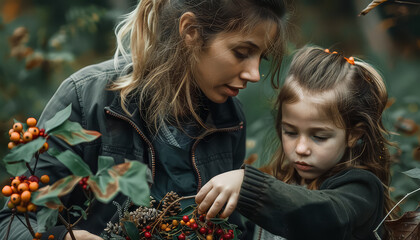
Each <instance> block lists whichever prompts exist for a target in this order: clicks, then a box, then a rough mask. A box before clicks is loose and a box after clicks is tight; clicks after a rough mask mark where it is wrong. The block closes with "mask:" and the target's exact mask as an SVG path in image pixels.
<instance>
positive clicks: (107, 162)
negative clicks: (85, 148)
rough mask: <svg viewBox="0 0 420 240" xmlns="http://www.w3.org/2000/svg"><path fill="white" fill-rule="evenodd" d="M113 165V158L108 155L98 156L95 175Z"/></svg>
mask: <svg viewBox="0 0 420 240" xmlns="http://www.w3.org/2000/svg"><path fill="white" fill-rule="evenodd" d="M113 165H114V158H113V157H109V156H99V159H98V171H97V173H96V175H99V174H101V173H102V172H103V171H106V170H108V169H109V168H110V167H112V166H113Z"/></svg>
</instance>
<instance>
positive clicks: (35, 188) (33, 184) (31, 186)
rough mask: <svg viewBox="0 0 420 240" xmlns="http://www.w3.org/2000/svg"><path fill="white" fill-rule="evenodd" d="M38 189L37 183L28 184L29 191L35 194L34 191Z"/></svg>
mask: <svg viewBox="0 0 420 240" xmlns="http://www.w3.org/2000/svg"><path fill="white" fill-rule="evenodd" d="M38 188H39V184H38V183H37V182H31V183H29V191H31V192H35V191H36V190H38Z"/></svg>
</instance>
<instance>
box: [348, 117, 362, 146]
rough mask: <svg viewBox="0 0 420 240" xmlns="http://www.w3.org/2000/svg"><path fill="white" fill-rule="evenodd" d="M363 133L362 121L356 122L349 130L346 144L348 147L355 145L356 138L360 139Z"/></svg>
mask: <svg viewBox="0 0 420 240" xmlns="http://www.w3.org/2000/svg"><path fill="white" fill-rule="evenodd" d="M363 134H364V131H363V123H358V124H356V126H355V127H354V128H353V129H352V130H350V134H349V137H348V141H347V146H348V147H350V148H352V147H354V146H356V143H357V140H359V139H361V138H362V136H363Z"/></svg>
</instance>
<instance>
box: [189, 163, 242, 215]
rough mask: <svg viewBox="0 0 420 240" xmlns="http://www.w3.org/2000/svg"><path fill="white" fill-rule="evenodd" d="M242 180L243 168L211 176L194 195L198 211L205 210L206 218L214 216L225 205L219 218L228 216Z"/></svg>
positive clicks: (233, 208) (233, 206)
mask: <svg viewBox="0 0 420 240" xmlns="http://www.w3.org/2000/svg"><path fill="white" fill-rule="evenodd" d="M243 180H244V170H243V169H239V170H233V171H229V172H225V173H222V174H219V175H217V176H215V177H213V178H212V179H211V180H210V181H209V182H208V183H206V184H205V185H204V186H203V187H202V188H201V190H200V191H199V192H198V194H197V196H196V197H195V201H196V202H197V204H199V207H198V213H200V214H202V213H205V212H207V210H208V212H207V214H206V218H207V219H210V218H214V217H216V215H217V213H219V212H220V210H221V209H222V208H223V206H225V204H226V207H225V210H224V211H223V212H222V214H221V215H220V217H221V218H227V217H229V216H230V215H231V214H232V212H233V210H235V208H236V204H237V203H238V198H239V191H240V190H241V186H242V181H243Z"/></svg>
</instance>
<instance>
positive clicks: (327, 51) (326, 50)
mask: <svg viewBox="0 0 420 240" xmlns="http://www.w3.org/2000/svg"><path fill="white" fill-rule="evenodd" d="M324 52H326V53H331V54H337V52H336V51H334V52H330V49H328V48H326V49H325V50H324Z"/></svg>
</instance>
